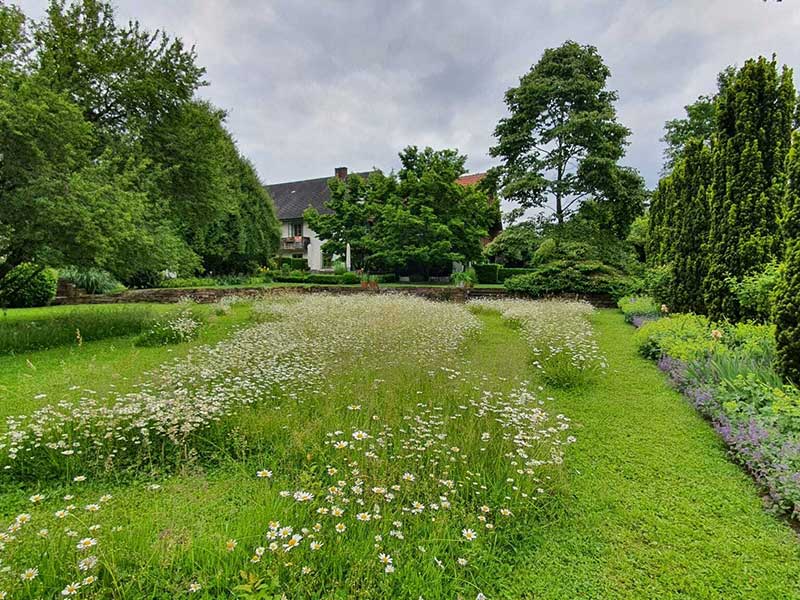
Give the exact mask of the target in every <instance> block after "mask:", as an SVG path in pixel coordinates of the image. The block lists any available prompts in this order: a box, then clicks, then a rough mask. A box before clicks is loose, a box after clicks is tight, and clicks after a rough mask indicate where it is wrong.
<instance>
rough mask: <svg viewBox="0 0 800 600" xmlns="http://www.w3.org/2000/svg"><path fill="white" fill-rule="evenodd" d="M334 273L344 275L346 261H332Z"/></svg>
mask: <svg viewBox="0 0 800 600" xmlns="http://www.w3.org/2000/svg"><path fill="white" fill-rule="evenodd" d="M333 273H334V275H344V274H345V273H347V263H345V262H344V261H342V260H337V261H335V262H334V263H333Z"/></svg>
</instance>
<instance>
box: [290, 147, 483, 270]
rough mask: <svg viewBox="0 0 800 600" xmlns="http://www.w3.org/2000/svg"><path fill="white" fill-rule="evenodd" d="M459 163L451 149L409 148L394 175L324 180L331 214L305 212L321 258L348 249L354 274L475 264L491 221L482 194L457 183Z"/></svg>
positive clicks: (460, 171) (460, 170) (461, 167)
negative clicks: (318, 241) (322, 252)
mask: <svg viewBox="0 0 800 600" xmlns="http://www.w3.org/2000/svg"><path fill="white" fill-rule="evenodd" d="M465 161H466V157H465V156H462V155H459V154H458V152H456V151H455V150H438V151H436V150H433V149H431V148H425V149H424V150H419V149H418V148H416V147H414V146H411V147H408V148H406V149H405V150H404V151H403V152H401V153H400V162H401V164H402V166H401V168H400V170H399V171H398V172H397V173H392V174H389V175H384V174H383V173H380V172H378V171H376V172H374V173H373V174H372V175H370V176H369V177H368V178H367V179H366V181H364V180H361V179H360V178H359V177H358V176H352V175H351V176H350V177H349V178H348V179H347V181H346V182H342V181H340V180H336V179H334V180H331V183H330V185H331V200H330V202H329V203H328V204H327V207H328V208H330V209H332V210H333V214H327V215H320V214H319V213H318V212H317V211H315V210H313V209H309V210H308V211H306V214H305V218H306V220H307V221H308V222H309V225H310V226H311V228H312V229H314V231H315V232H317V234H318V235H319V237H320V238H321V239H323V240H326V241H325V244H324V246H323V248H324V250H325V251H326V252H330V253H336V254H343V253H344V251H345V248H346V245H347V244H350V248H351V256H352V260H353V264H354V265H355V266H356V267H366V268H369V269H374V270H384V269H386V270H396V271H399V272H409V273H420V274H424V275H430V274H432V273H436V272H449V269H450V264H451V262H452V261H462V262H468V261H474V260H478V259H479V258H480V256H481V252H482V249H483V247H482V244H481V240H482V238H484V237H486V235H487V232H488V229H489V227H490V226H491V225H492V224H493V223H494V222H496V220H497V218H498V211H499V209H498V206H497V203H496V202H494V201H492V202H489V201H488V200H487V195H486V193H485V192H483V191H481V190H479V189H477V188H476V187H475V186H462V185H459V184H458V183H457V182H456V180H457V179H458V178H459V177H460V176H461V175H463V174H464V173H465V170H464V163H465Z"/></svg>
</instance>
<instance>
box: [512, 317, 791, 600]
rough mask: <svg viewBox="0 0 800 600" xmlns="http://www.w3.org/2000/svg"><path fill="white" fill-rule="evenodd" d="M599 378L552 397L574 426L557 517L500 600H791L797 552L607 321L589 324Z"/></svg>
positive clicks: (626, 335) (710, 434)
mask: <svg viewBox="0 0 800 600" xmlns="http://www.w3.org/2000/svg"><path fill="white" fill-rule="evenodd" d="M595 327H596V333H597V335H598V338H599V341H600V345H601V348H602V351H603V352H604V353H605V354H606V356H607V357H608V360H609V365H610V368H609V372H608V374H607V375H606V376H605V377H603V378H601V379H599V380H598V381H597V382H596V383H595V384H594V385H592V386H588V387H586V388H583V389H579V390H573V391H564V392H558V393H557V394H556V397H557V404H558V409H559V410H561V411H563V412H564V413H565V414H567V415H569V416H570V417H571V418H572V419H573V420H574V422H575V425H576V428H575V429H576V432H577V436H578V443H577V444H575V445H573V446H572V447H571V449H570V453H569V454H568V457H567V464H568V467H569V471H570V483H569V497H568V499H567V500H566V501H565V506H564V513H563V515H562V516H561V517H560V518H559V519H558V520H557V521H556V522H555V523H554V524H552V525H551V526H548V527H547V528H546V529H545V530H542V531H535V532H532V536H534V537H535V540H536V543H535V544H534V547H535V548H536V549H535V550H534V551H532V552H530V554H529V555H528V556H527V558H526V560H525V564H526V567H525V568H524V569H522V570H519V571H518V572H517V573H516V577H515V578H514V579H513V580H510V581H509V582H508V583H509V585H508V591H507V593H508V597H510V598H536V599H539V598H542V599H544V598H553V599H556V598H558V599H563V598H587V599H588V598H614V599H618V598H648V599H649V598H654V599H655V598H658V599H667V598H691V599H701V598H702V599H705V598H720V599H723V598H724V599H734V598H737V599H738V598H764V599H767V598H769V599H778V598H781V599H784V598H800V543H798V539H797V536H796V534H795V533H794V532H793V531H792V529H790V527H789V526H788V525H787V524H786V523H785V522H782V521H780V520H778V519H776V518H774V517H772V516H771V515H769V514H767V513H766V512H764V509H763V507H762V501H761V499H760V497H759V495H758V491H757V490H756V488H755V486H754V484H753V483H752V481H751V480H750V478H749V477H748V476H747V475H745V474H744V473H743V471H742V470H741V469H740V468H739V467H737V466H736V465H734V464H732V463H731V462H730V461H729V460H728V459H727V457H726V455H725V449H724V447H723V445H722V443H721V442H720V440H719V439H718V438H717V436H716V434H715V433H714V431H713V430H712V428H711V427H710V426H709V425H708V423H706V422H705V421H704V420H703V419H702V418H701V417H700V416H698V414H697V413H696V412H695V411H694V409H692V408H691V407H690V406H689V405H688V404H687V403H686V402H685V401H684V399H683V398H682V397H681V395H680V394H678V393H677V392H675V391H673V390H671V389H669V388H668V387H667V385H666V382H665V378H664V376H663V375H662V374H661V373H660V372H659V371H658V370H657V369H656V367H655V365H653V364H652V363H651V362H649V361H647V360H645V359H642V358H640V357H639V356H638V355H637V353H636V349H635V347H634V344H633V339H632V334H633V330H632V328H631V327H630V326H629V325H627V324H625V323H624V321H623V320H622V316H621V315H620V314H619V313H618V312H616V311H610V310H606V311H600V312H599V313H598V315H597V316H596V318H595Z"/></svg>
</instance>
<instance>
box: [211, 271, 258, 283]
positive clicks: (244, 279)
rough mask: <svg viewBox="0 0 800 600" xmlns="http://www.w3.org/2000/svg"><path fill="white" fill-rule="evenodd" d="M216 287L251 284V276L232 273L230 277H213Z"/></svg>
mask: <svg viewBox="0 0 800 600" xmlns="http://www.w3.org/2000/svg"><path fill="white" fill-rule="evenodd" d="M214 279H215V280H216V282H217V285H247V284H249V283H252V282H253V276H252V275H245V274H244V273H232V274H230V275H215V276H214Z"/></svg>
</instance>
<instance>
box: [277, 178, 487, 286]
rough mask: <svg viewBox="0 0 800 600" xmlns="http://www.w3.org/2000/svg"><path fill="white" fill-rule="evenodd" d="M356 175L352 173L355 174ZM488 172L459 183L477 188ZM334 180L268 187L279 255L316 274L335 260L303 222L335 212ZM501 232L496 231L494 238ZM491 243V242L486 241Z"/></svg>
mask: <svg viewBox="0 0 800 600" xmlns="http://www.w3.org/2000/svg"><path fill="white" fill-rule="evenodd" d="M351 175H352V174H351ZM354 175H357V176H359V177H368V176H369V172H364V173H355V174H354ZM485 175H486V174H485V173H476V174H473V175H464V176H463V177H460V178H459V179H458V180H457V181H456V183H458V184H460V185H474V184H476V183H478V182H479V181H480V180H481V179H483V178H484V177H485ZM334 177H338V178H339V179H347V177H348V173H347V167H337V168H336V169H334ZM329 180H330V177H319V178H317V179H306V180H304V181H289V182H287V183H276V184H273V185H267V186H265V187H266V188H267V191H268V192H269V194H270V196H271V197H272V200H273V202H274V203H275V212H276V216H277V217H278V220H279V221H280V223H281V242H280V248H279V253H280V255H281V256H288V257H293V258H305V259H306V260H308V267H309V269H311V270H312V271H322V270H326V269H329V268H331V264H332V262H333V259H334V258H335V257H331V256H325V255H324V254H323V252H322V243H323V242H322V240H320V239H319V238H318V237H317V234H316V233H314V231H313V230H312V229H311V228H310V227H309V226H308V223H306V222H305V220H304V219H303V212H304V211H305V210H306V209H307V208H309V207H313V208H316V209H317V211H319V213H320V214H330V213H331V210H330V209H329V208H328V207H326V206H325V203H326V202H328V201H329V200H330V198H331V191H330V188H329V187H328V181H329ZM497 233H498V231H494V230H493V231H492V232H491V235H492V237H494V236H495V235H497ZM486 241H487V243H488V240H486ZM343 258H344V260H345V263H346V264H347V268H348V269H349V268H350V252H349V247H348V253H347V256H345V257H343Z"/></svg>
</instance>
